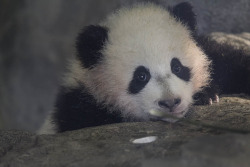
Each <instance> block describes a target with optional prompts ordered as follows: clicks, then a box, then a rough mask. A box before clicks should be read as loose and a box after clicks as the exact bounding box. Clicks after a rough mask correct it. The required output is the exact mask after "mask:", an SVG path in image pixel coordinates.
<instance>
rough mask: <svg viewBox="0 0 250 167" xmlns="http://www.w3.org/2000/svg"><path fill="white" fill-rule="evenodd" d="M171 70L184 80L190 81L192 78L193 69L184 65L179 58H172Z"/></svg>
mask: <svg viewBox="0 0 250 167" xmlns="http://www.w3.org/2000/svg"><path fill="white" fill-rule="evenodd" d="M171 71H172V73H173V74H175V75H176V76H177V77H178V78H180V79H182V80H184V81H187V82H188V81H189V80H190V78H191V73H190V71H191V70H190V69H189V68H188V67H185V66H183V65H182V64H181V62H180V60H179V59H177V58H173V59H172V60H171Z"/></svg>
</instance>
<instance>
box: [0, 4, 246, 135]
mask: <svg viewBox="0 0 250 167" xmlns="http://www.w3.org/2000/svg"><path fill="white" fill-rule="evenodd" d="M141 1H142V0H141ZM186 1H189V2H191V3H192V4H193V6H194V11H195V12H196V14H197V19H198V32H199V33H200V34H209V33H211V32H225V33H233V34H235V33H242V32H250V20H249V18H250V1H249V0H238V1H235V0H209V1H200V0H186ZM136 2H138V1H135V0H133V1H132V0H108V1H107V0H84V1H83V0H74V1H69V0H53V1H51V0H36V1H34V0H11V1H10V0H0V128H1V129H25V130H29V131H35V130H36V129H38V128H39V127H40V126H41V124H42V123H43V120H44V119H45V117H46V115H47V114H48V112H49V111H51V110H53V103H54V101H55V97H56V93H57V89H58V86H59V85H60V78H61V76H62V73H63V72H64V70H65V64H66V63H67V61H68V60H69V59H70V58H71V57H72V55H74V54H75V50H74V44H75V38H76V36H77V33H78V32H79V30H80V29H81V28H82V27H83V26H86V25H89V24H97V23H98V22H99V21H101V20H102V19H104V18H105V17H106V16H107V14H109V13H110V12H112V11H113V10H115V9H117V8H119V7H121V6H126V5H131V4H133V3H136ZM154 2H158V3H160V4H162V5H165V6H173V5H175V4H177V3H179V2H183V0H155V1H154Z"/></svg>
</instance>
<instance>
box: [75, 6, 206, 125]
mask: <svg viewBox="0 0 250 167" xmlns="http://www.w3.org/2000/svg"><path fill="white" fill-rule="evenodd" d="M92 28H93V27H92ZM100 29H101V30H100ZM94 31H95V35H91V31H88V33H87V34H85V35H82V36H83V39H81V38H79V39H78V40H79V42H78V44H79V48H81V49H78V52H82V54H81V53H80V56H82V57H83V60H81V61H83V63H82V64H83V65H84V67H81V68H80V66H81V65H79V64H78V65H77V66H78V68H76V67H74V69H75V71H73V72H72V73H75V75H76V74H77V76H72V77H71V78H81V79H80V80H79V81H75V83H79V82H82V83H83V84H84V85H85V86H86V87H87V89H88V91H89V92H90V93H91V94H92V95H93V96H94V97H95V99H96V100H97V102H100V103H102V104H104V105H108V106H112V107H111V108H112V109H114V110H116V109H118V110H120V111H121V113H122V114H123V116H124V117H130V118H139V119H143V120H147V119H149V118H150V114H149V113H150V111H151V110H157V111H161V112H165V113H168V114H170V115H173V116H176V117H182V116H183V115H184V114H185V113H186V111H187V110H188V107H189V106H190V104H192V96H193V94H194V93H196V92H197V91H199V90H200V89H201V87H203V86H205V85H206V84H207V82H208V80H209V70H208V67H209V63H210V62H209V61H208V60H207V58H206V56H205V55H204V53H203V52H202V50H201V49H200V48H199V47H197V45H196V43H195V41H194V40H193V38H192V33H191V31H190V29H189V28H188V27H187V26H186V25H185V24H183V22H181V21H178V20H177V19H176V18H175V17H173V16H172V15H171V14H170V13H169V11H167V10H166V9H163V8H161V7H159V6H156V5H153V4H145V5H139V6H135V7H133V8H123V9H121V10H120V11H118V12H116V13H115V14H113V15H111V16H110V17H109V18H108V19H107V20H106V21H105V22H103V23H102V24H101V25H100V26H99V27H94ZM103 33H105V34H104V35H103ZM96 34H101V35H96ZM86 36H87V37H86ZM93 38H94V39H93ZM82 41H83V42H82ZM88 41H91V44H92V43H94V44H95V45H94V47H92V45H91V47H89V43H88ZM95 41H99V42H98V43H97V42H95ZM83 46H84V47H86V48H84V47H83ZM82 48H84V49H83V51H82ZM89 48H98V51H96V50H95V51H93V50H90V51H89V50H88V49H89ZM86 52H87V53H89V54H91V55H92V54H93V53H94V55H92V58H93V57H94V58H95V61H92V59H91V60H90V59H89V58H88V57H87V58H84V55H85V54H86ZM87 55H88V54H87ZM86 62H87V63H86ZM75 64H76V63H75ZM75 64H74V65H75ZM72 69H73V68H72ZM76 69H78V70H76ZM79 69H81V70H79ZM72 83H73V82H72ZM112 109H111V110H112Z"/></svg>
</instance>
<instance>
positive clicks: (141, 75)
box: [137, 72, 148, 82]
mask: <svg viewBox="0 0 250 167" xmlns="http://www.w3.org/2000/svg"><path fill="white" fill-rule="evenodd" d="M147 77H148V76H147V74H146V73H145V72H140V73H139V74H137V80H139V81H142V82H145V81H147Z"/></svg>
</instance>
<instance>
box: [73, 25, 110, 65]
mask: <svg viewBox="0 0 250 167" xmlns="http://www.w3.org/2000/svg"><path fill="white" fill-rule="evenodd" d="M107 39H108V30H107V28H105V27H102V26H99V25H90V26H87V27H85V28H83V30H82V31H81V32H80V34H79V35H78V37H77V40H76V50H77V52H78V53H77V56H78V58H79V59H80V61H81V62H82V64H83V66H84V67H85V68H93V67H94V66H95V65H96V64H97V63H98V62H99V61H100V59H101V58H102V54H101V53H100V51H101V50H102V49H103V46H104V43H105V41H106V40H107Z"/></svg>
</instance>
